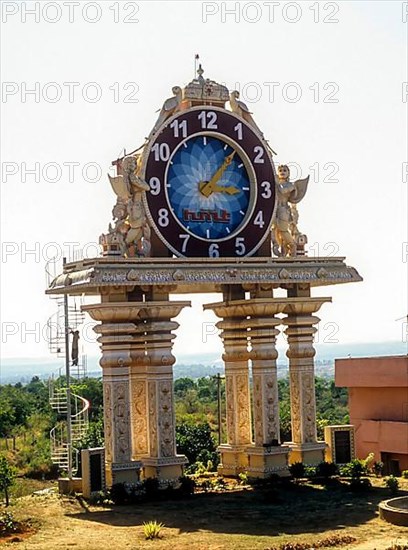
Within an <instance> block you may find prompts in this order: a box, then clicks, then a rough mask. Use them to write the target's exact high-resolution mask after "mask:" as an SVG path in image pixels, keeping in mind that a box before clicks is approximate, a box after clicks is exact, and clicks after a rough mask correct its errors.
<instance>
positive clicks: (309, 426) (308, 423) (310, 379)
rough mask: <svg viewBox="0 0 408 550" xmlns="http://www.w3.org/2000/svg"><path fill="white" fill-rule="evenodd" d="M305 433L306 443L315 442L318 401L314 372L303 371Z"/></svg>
mask: <svg viewBox="0 0 408 550" xmlns="http://www.w3.org/2000/svg"><path fill="white" fill-rule="evenodd" d="M302 385H303V399H302V401H303V411H302V416H303V434H304V443H314V442H315V441H316V439H317V437H316V403H315V387H314V375H313V372H312V373H309V372H304V373H303V384H302Z"/></svg>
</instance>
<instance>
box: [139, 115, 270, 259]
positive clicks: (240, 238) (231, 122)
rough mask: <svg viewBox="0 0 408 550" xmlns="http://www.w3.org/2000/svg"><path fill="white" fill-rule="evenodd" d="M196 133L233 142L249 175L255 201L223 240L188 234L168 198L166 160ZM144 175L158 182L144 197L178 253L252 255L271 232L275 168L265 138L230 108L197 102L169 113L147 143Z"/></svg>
mask: <svg viewBox="0 0 408 550" xmlns="http://www.w3.org/2000/svg"><path fill="white" fill-rule="evenodd" d="M195 135H202V136H214V137H218V138H219V139H221V140H223V141H225V142H226V143H228V144H230V145H231V147H232V148H233V149H235V150H237V151H239V154H240V156H241V157H243V158H244V159H245V161H244V162H245V164H246V165H247V168H248V173H249V174H250V180H251V181H250V185H251V186H253V188H252V189H251V197H252V199H251V204H250V205H249V207H248V209H249V212H248V214H247V216H246V217H245V222H244V223H243V224H242V225H241V226H239V227H238V229H237V230H235V231H234V232H232V233H231V235H230V236H228V237H226V238H223V239H211V238H210V239H204V238H200V237H197V236H195V235H194V234H193V233H189V232H188V230H187V229H186V228H182V226H181V225H180V222H179V221H178V220H177V219H176V216H175V215H174V214H173V212H172V208H171V205H170V204H169V201H168V197H167V193H166V174H167V168H168V163H169V162H170V160H171V158H172V155H173V152H174V151H175V150H176V149H177V148H178V147H179V146H180V144H181V143H182V142H183V141H186V139H189V138H191V137H192V136H195ZM251 176H252V177H251ZM142 177H143V179H144V180H145V181H146V182H147V183H148V184H150V185H151V183H152V181H153V183H155V182H159V187H157V186H156V188H155V191H154V193H152V192H147V193H146V195H145V206H146V212H147V215H148V218H149V221H150V223H151V224H152V226H153V229H154V231H155V232H156V234H157V236H158V237H159V239H160V240H161V241H162V243H164V245H165V246H166V247H167V248H168V249H169V251H170V252H171V253H173V254H175V255H176V256H179V257H187V258H188V257H203V258H205V257H207V258H208V257H212V258H214V257H246V256H252V255H254V254H255V253H256V252H257V250H259V248H260V247H261V245H262V243H263V242H264V241H265V240H266V239H267V238H268V236H269V234H270V229H271V224H272V216H273V212H274V207H275V170H274V166H273V162H272V158H271V155H270V153H269V151H268V147H267V144H266V143H265V141H264V140H263V139H262V137H261V136H259V135H258V134H257V133H256V132H255V131H254V129H253V128H252V127H251V126H250V125H249V124H248V123H246V121H244V120H243V119H241V118H239V117H237V116H235V115H234V114H233V113H231V112H229V111H226V110H224V109H221V108H218V107H213V106H199V107H193V108H191V109H188V110H186V111H181V112H178V113H177V114H176V115H174V116H172V117H170V118H169V119H168V120H167V121H166V123H165V124H164V125H163V127H162V129H161V130H160V131H159V132H158V134H157V135H156V136H155V138H154V139H153V140H152V141H151V142H150V143H149V144H148V148H147V151H146V154H145V163H144V167H143V169H142ZM152 178H153V180H152ZM197 185H198V182H197ZM151 187H152V185H151ZM163 212H167V213H168V217H167V219H166V224H165V225H164V226H163V224H161V225H160V224H159V220H160V216H161V215H163ZM259 220H262V223H259ZM181 231H184V232H185V234H182V235H183V236H184V237H185V236H186V234H188V235H189V237H188V239H186V238H182V235H181ZM152 244H153V243H152ZM243 251H244V252H243ZM153 255H155V254H154V252H153ZM268 256H270V252H269V254H268Z"/></svg>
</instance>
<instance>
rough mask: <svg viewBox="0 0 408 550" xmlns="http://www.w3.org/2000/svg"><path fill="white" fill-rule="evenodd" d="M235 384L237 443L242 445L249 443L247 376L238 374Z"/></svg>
mask: <svg viewBox="0 0 408 550" xmlns="http://www.w3.org/2000/svg"><path fill="white" fill-rule="evenodd" d="M236 384H237V402H236V405H237V416H238V418H237V420H238V444H239V445H243V444H249V443H251V425H250V416H249V414H248V411H249V410H250V403H249V385H248V376H247V375H245V374H238V375H237V377H236Z"/></svg>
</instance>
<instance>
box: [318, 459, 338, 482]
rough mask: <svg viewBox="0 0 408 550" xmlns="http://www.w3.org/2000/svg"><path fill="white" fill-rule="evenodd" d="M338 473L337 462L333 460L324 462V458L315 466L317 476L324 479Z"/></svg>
mask: <svg viewBox="0 0 408 550" xmlns="http://www.w3.org/2000/svg"><path fill="white" fill-rule="evenodd" d="M338 473H339V468H338V466H337V464H335V463H334V462H325V461H324V460H323V461H322V462H319V464H318V465H317V466H316V476H317V477H323V478H325V479H329V477H333V476H335V475H337V474H338Z"/></svg>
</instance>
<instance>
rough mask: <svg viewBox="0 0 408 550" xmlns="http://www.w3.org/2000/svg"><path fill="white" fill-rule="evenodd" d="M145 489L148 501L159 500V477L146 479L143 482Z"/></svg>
mask: <svg viewBox="0 0 408 550" xmlns="http://www.w3.org/2000/svg"><path fill="white" fill-rule="evenodd" d="M143 489H144V491H145V495H146V499H147V500H157V499H158V498H159V491H160V482H159V480H158V479H157V477H148V478H146V479H145V480H144V481H143Z"/></svg>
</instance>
